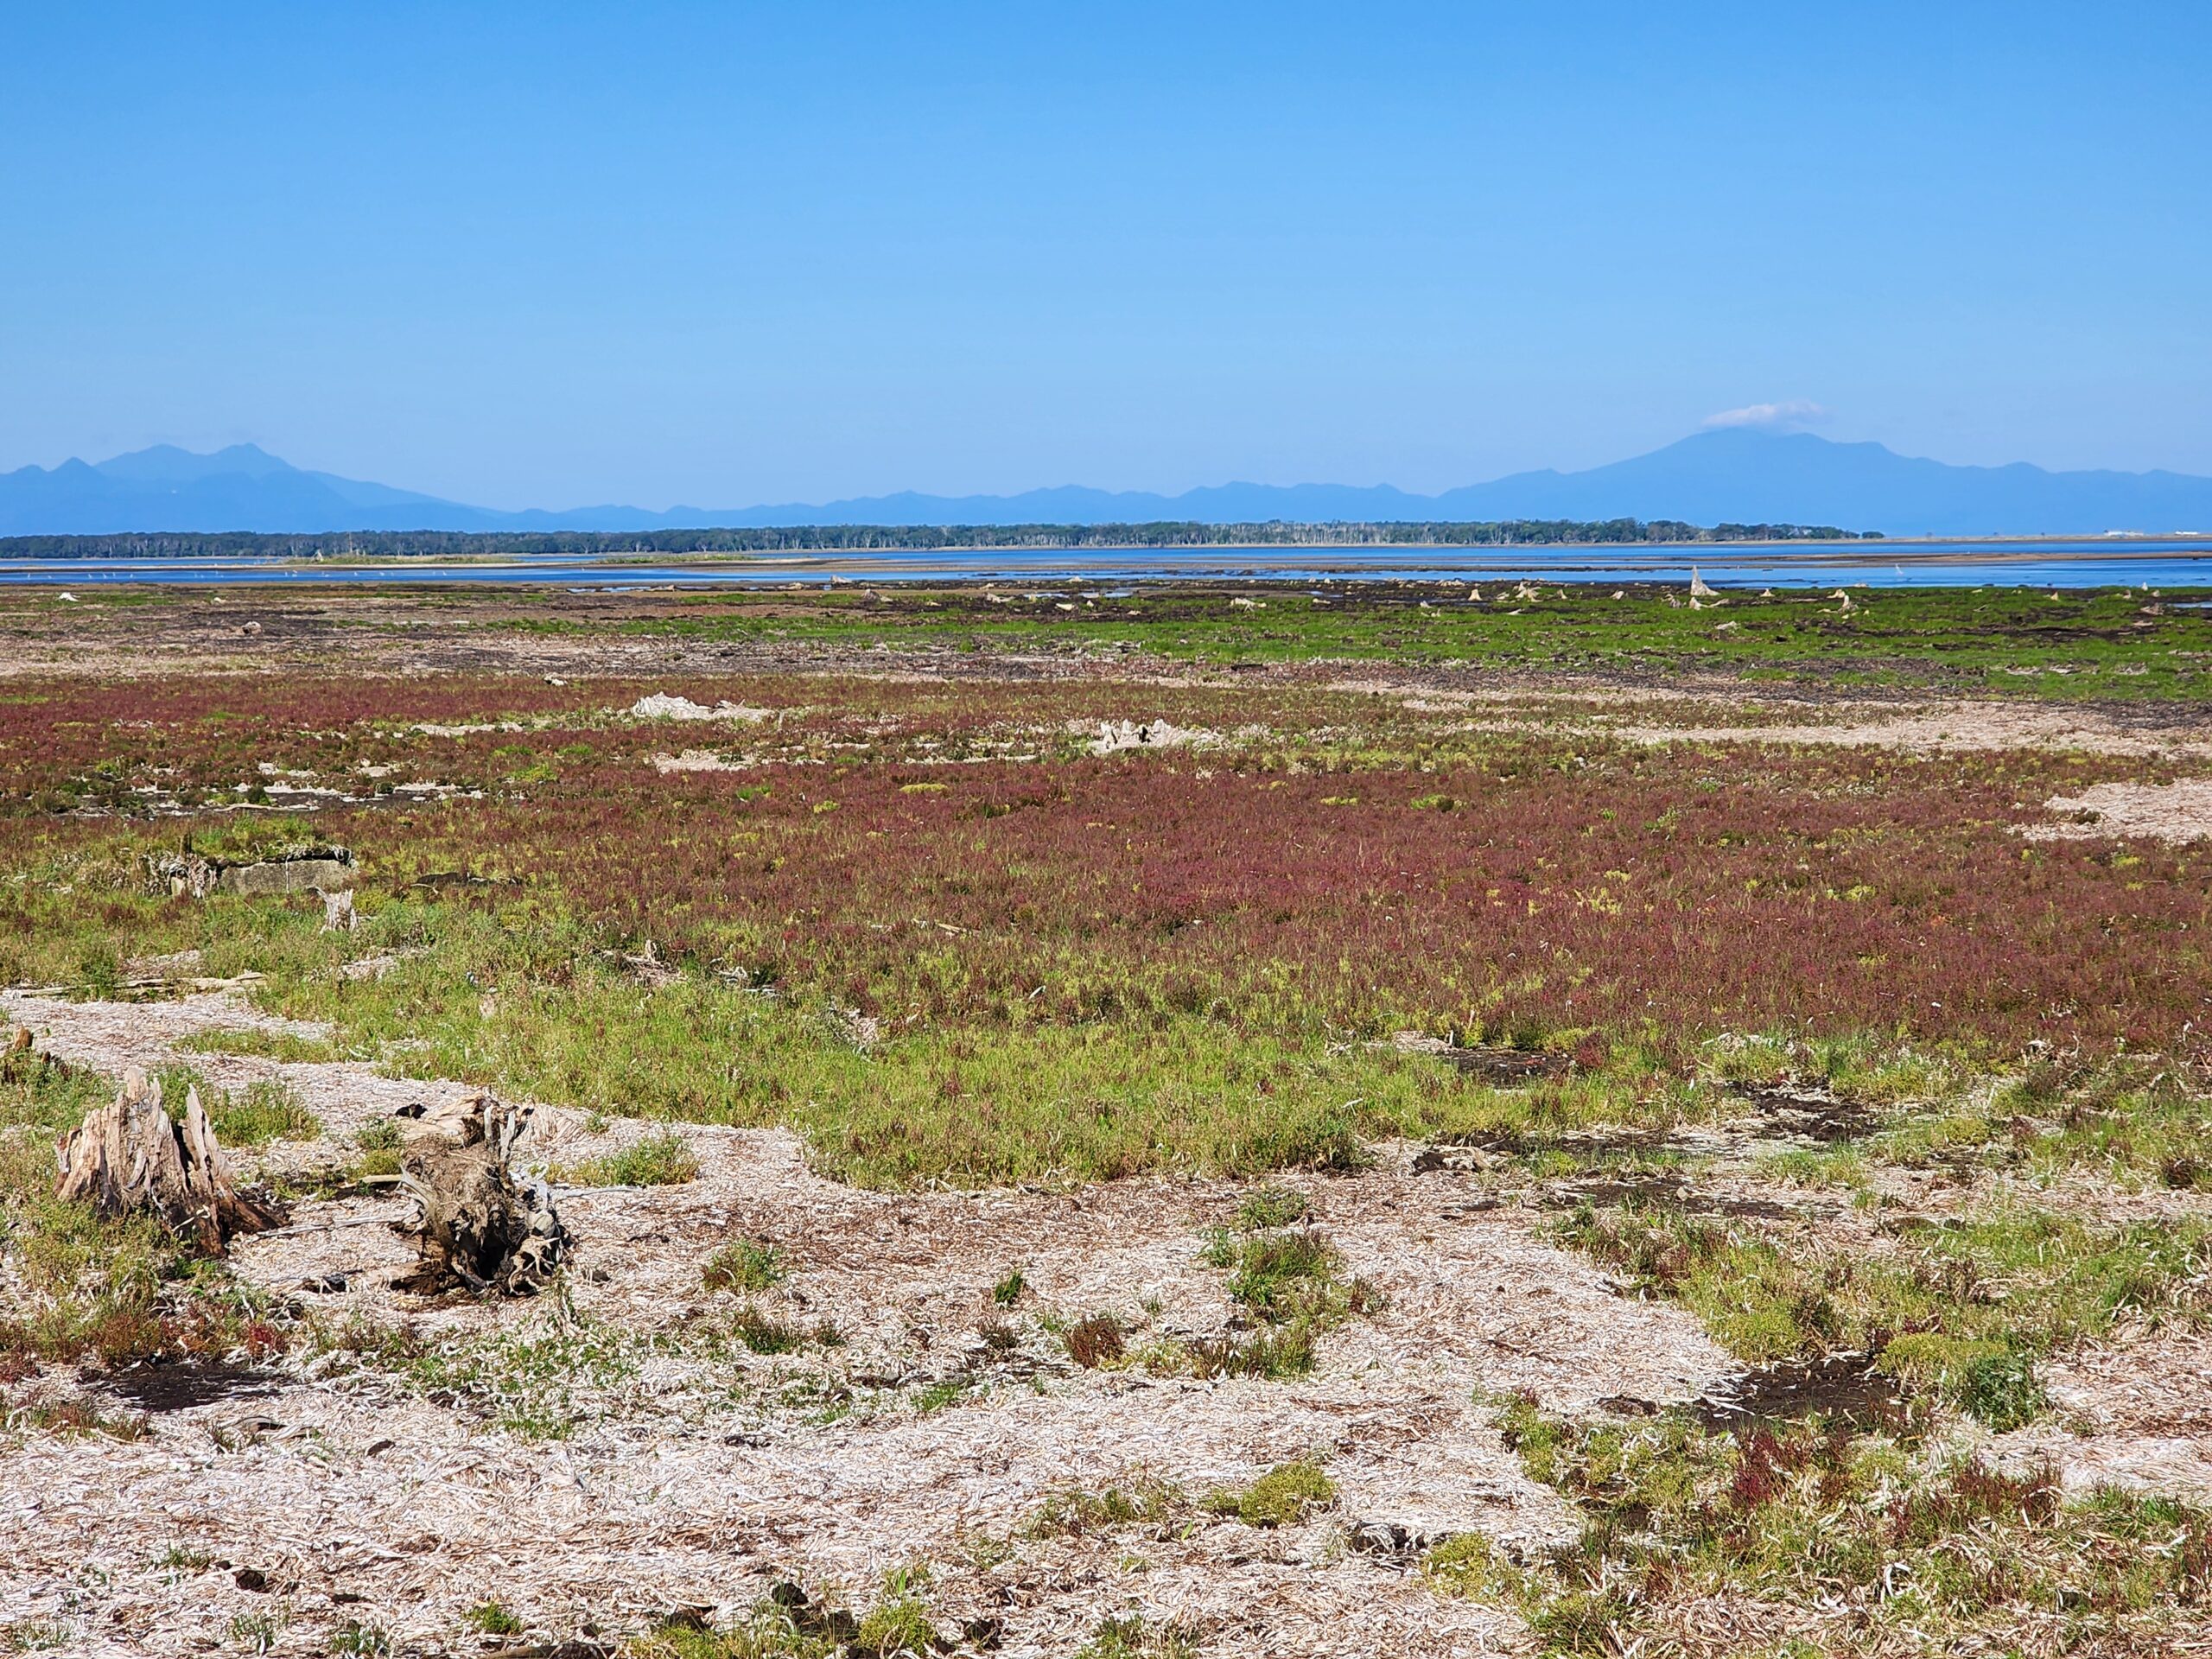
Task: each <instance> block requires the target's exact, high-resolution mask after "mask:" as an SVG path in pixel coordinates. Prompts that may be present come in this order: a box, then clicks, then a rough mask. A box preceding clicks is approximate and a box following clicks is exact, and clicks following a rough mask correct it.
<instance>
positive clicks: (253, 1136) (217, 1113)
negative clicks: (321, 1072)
mask: <svg viewBox="0 0 2212 1659" xmlns="http://www.w3.org/2000/svg"><path fill="white" fill-rule="evenodd" d="M159 1079H160V1082H161V1085H162V1107H163V1108H164V1109H166V1110H167V1111H168V1114H169V1116H172V1117H175V1118H180V1119H181V1117H182V1116H184V1102H185V1096H186V1094H187V1092H188V1090H194V1089H196V1090H199V1093H200V1109H201V1110H203V1111H205V1112H206V1113H207V1122H208V1123H209V1124H210V1125H211V1126H212V1127H213V1128H214V1131H215V1138H216V1140H217V1141H220V1142H221V1143H222V1144H223V1145H224V1146H226V1147H258V1146H264V1145H266V1144H267V1143H268V1142H270V1141H312V1140H314V1139H315V1137H316V1136H318V1135H321V1133H322V1124H321V1121H320V1120H318V1119H317V1118H316V1116H315V1114H314V1113H313V1112H311V1111H309V1110H308V1108H307V1103H306V1102H304V1101H302V1099H301V1098H300V1096H299V1091H298V1090H296V1089H294V1088H292V1087H291V1086H290V1085H289V1084H285V1083H283V1082H280V1081H277V1079H274V1078H270V1077H260V1078H257V1079H255V1080H254V1081H253V1082H252V1083H250V1084H247V1085H246V1086H245V1090H243V1091H242V1092H240V1093H238V1094H235V1095H234V1094H232V1092H231V1091H230V1090H227V1089H218V1088H216V1087H215V1086H214V1085H213V1084H211V1083H209V1082H208V1081H207V1078H206V1077H203V1076H202V1075H201V1074H200V1072H198V1071H194V1070H193V1069H192V1068H191V1067H189V1066H171V1067H168V1068H167V1069H166V1070H164V1071H162V1072H161V1073H159Z"/></svg>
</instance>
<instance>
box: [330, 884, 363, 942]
mask: <svg viewBox="0 0 2212 1659" xmlns="http://www.w3.org/2000/svg"><path fill="white" fill-rule="evenodd" d="M359 921H360V918H359V917H358V916H356V915H355V914H354V913H353V888H351V887H346V888H342V889H340V891H339V892H336V893H324V894H323V895H322V929H323V931H324V932H326V933H351V932H352V931H353V929H354V927H355V925H357V924H359Z"/></svg>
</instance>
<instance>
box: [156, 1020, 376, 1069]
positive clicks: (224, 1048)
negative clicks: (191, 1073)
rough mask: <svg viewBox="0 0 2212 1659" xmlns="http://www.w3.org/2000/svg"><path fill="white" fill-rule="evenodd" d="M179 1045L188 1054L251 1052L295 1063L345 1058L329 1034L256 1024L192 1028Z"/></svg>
mask: <svg viewBox="0 0 2212 1659" xmlns="http://www.w3.org/2000/svg"><path fill="white" fill-rule="evenodd" d="M176 1046H177V1048H178V1049H179V1050H181V1052H184V1053H187V1054H241V1055H251V1056H254V1057H256V1058H261V1059H269V1060H282V1061H283V1062H285V1063H286V1064H288V1065H328V1064H329V1063H330V1062H331V1061H334V1060H339V1059H343V1058H345V1056H344V1055H342V1054H341V1053H340V1052H339V1050H338V1046H337V1045H336V1044H335V1043H333V1042H332V1041H330V1039H328V1038H326V1037H302V1036H301V1035H300V1034H299V1033H296V1032H290V1031H265V1030H263V1029H262V1028H260V1027H255V1026H213V1027H208V1028H207V1030H204V1031H195V1032H189V1033H186V1034H185V1035H184V1036H183V1037H181V1038H179V1039H177V1043H176Z"/></svg>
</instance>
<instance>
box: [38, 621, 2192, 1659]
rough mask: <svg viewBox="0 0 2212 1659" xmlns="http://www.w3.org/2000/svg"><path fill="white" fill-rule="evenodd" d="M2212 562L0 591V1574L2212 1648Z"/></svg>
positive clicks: (2011, 1645) (1079, 1618)
mask: <svg viewBox="0 0 2212 1659" xmlns="http://www.w3.org/2000/svg"><path fill="white" fill-rule="evenodd" d="M2203 598H2204V596H2203V595H2202V594H2179V593H2173V592H2168V593H2163V594H2151V593H2149V592H2148V591H2144V590H2138V591H2132V592H2131V591H2120V590H2107V591H2097V592H2082V593H2073V594H2062V595H2052V594H2046V593H2044V592H2039V591H2034V590H2018V589H1971V590H1969V589H1958V590H1942V591H1936V592H1875V593H1870V592H1865V591H1860V592H1856V593H1849V594H1843V595H1837V594H1819V593H1813V592H1789V593H1783V594H1777V595H1774V596H1762V595H1760V594H1755V593H1750V592H1742V591H1738V592H1733V593H1725V594H1719V595H1718V596H1712V597H1707V598H1706V599H1704V600H1703V601H1700V602H1697V603H1692V602H1691V600H1690V596H1689V595H1688V594H1687V593H1686V592H1685V591H1684V590H1682V589H1681V588H1661V587H1656V586H1648V587H1637V588H1630V589H1624V590H1619V591H1618V597H1616V596H1615V591H1614V590H1605V591H1597V590H1577V589H1569V588H1559V587H1555V586H1552V585H1548V584H1547V585H1541V586H1536V585H1532V584H1526V583H1524V584H1520V585H1519V586H1517V587H1510V588H1491V589H1489V590H1487V591H1484V592H1480V593H1476V592H1473V591H1471V589H1470V587H1469V585H1468V584H1465V583H1454V584H1441V583H1426V584H1423V583H1395V584H1373V585H1361V584H1357V583H1340V584H1337V585H1335V586H1332V587H1328V588H1324V589H1322V590H1319V591H1317V590H1316V589H1315V588H1313V587H1312V586H1311V585H1308V584H1300V585H1295V586H1293V585H1290V584H1281V583H1267V582H1250V583H1237V584H1221V585H1212V586H1208V585H1204V584H1156V585H1142V586H1139V587H1136V588H1133V589H1131V590H1129V591H1126V592H1123V591H1118V590H1116V591H1102V590H1101V589H1100V588H1098V587H1096V585H1095V584H1093V585H1088V586H1086V585H1084V584H1071V585H1067V586H1064V587H1058V588H1017V587H1014V586H1013V585H1010V584H999V585H995V586H992V585H985V584H972V583H970V584H959V585H948V586H944V587H941V588H931V587H920V586H917V587H901V588H897V589H896V590H893V589H890V588H884V589H880V590H870V589H867V588H855V587H839V588H834V589H831V590H828V591H824V590H821V589H818V588H810V589H807V590H804V591H781V592H774V593H767V592H747V593H743V594H677V593H641V594H561V593H541V592H527V591H515V590H512V589H501V590H499V591H492V590H487V589H472V588H452V589H439V590H435V591H407V592H400V591H396V590H390V589H373V588H370V589H362V590H357V591H356V590H349V591H345V592H336V593H302V592H300V591H296V590H294V591H275V590H261V589H251V588H229V589H226V590H225V591H223V592H222V593H220V594H211V593H207V592H201V591H196V590H190V589H182V588H177V589H168V590H163V591H160V592H153V591H149V590H143V589H132V588H113V589H104V590H101V591H99V592H97V593H87V594H84V595H82V596H80V597H74V598H70V599H63V598H60V597H59V596H57V595H56V594H52V593H45V592H31V591H28V590H23V589H6V590H0V801H3V802H4V810H0V985H4V986H5V987H7V988H6V989H5V991H4V993H0V1001H4V1003H5V1011H6V1015H7V1019H8V1021H9V1023H10V1025H11V1026H12V1027H15V1028H16V1029H18V1030H20V1031H21V1032H22V1033H23V1035H22V1038H20V1039H17V1040H16V1044H15V1046H12V1047H10V1048H9V1049H8V1050H7V1052H6V1054H5V1057H4V1059H0V1410H4V1414H5V1415H4V1427H0V1556H3V1557H4V1559H5V1560H6V1563H7V1565H6V1567H4V1569H0V1630H4V1633H5V1634H6V1635H7V1637H8V1638H9V1639H10V1641H12V1642H13V1643H14V1644H15V1645H16V1647H17V1648H18V1649H38V1648H41V1647H44V1648H51V1649H60V1650H84V1651H113V1652H129V1653H142V1652H143V1653H161V1654H168V1653H178V1654H181V1653H200V1652H271V1653H287V1652H289V1653H298V1654H308V1653H318V1654H320V1653H327V1652H330V1651H334V1650H336V1651H341V1652H357V1653H391V1654H423V1655H445V1654H458V1653H499V1652H505V1653H511V1654H524V1653H530V1654H538V1655H546V1656H550V1655H554V1654H562V1655H568V1656H577V1659H581V1656H586V1655H613V1654H627V1655H633V1656H640V1659H644V1656H676V1659H719V1656H756V1655H778V1654H786V1655H831V1654H837V1653H845V1654H851V1655H859V1654H863V1653H868V1654H876V1655H892V1654H906V1653H912V1654H920V1653H925V1652H945V1651H954V1652H976V1653H981V1652H986V1651H996V1652H1002V1653H1008V1654H1038V1655H1083V1656H1089V1659H1120V1656H1136V1655H1155V1656H1165V1655H1185V1654H1188V1655H1205V1656H1213V1655H1224V1656H1229V1655H1248V1654H1249V1655H1261V1654H1267V1655H1285V1654H1290V1655H1308V1654H1310V1655H1336V1654H1346V1655H1350V1654H1376V1653H1391V1654H1408V1655H1423V1654H1436V1655H1446V1654H1450V1655H1459V1654H1480V1653H1492V1652H1496V1653H1514V1654H1521V1653H1567V1654H1618V1653H1630V1652H1633V1653H1639V1654H1686V1655H1707V1654H1711V1655H1720V1654H1745V1653H1753V1654H1766V1655H1774V1656H1783V1655H1813V1654H1828V1653H1853V1654H1857V1653H1864V1654H1878V1655H1889V1654H1919V1653H1927V1654H1936V1653H1946V1654H1948V1653H1957V1652H1991V1653H1999V1652H2005V1653H2024V1654H2044V1653H2050V1654H2057V1653H2094V1654H2154V1653H2157V1654H2163V1653H2170V1652H2174V1651H2177V1650H2183V1649H2187V1648H2190V1647H2191V1646H2193V1645H2196V1644H2200V1643H2204V1642H2207V1641H2212V1611H2208V1608H2212V1428H2208V1427H2207V1424H2208V1423H2212V1359H2208V1355H2212V1348H2208V1347H2207V1346H2206V1345H2205V1343H2204V1327H2205V1325H2206V1323H2207V1320H2208V1318H2212V1049H2208V1046H2207V1039H2206V1033H2207V1030H2208V1027H2209V1026H2212V957H2208V953H2207V950H2206V945H2205V938H2206V932H2207V929H2208V926H2212V671H2208V667H2207V665H2208V664H2212V610H2208V609H2207V608H2205V607H2203V605H2202V599H2203ZM293 861H313V862H314V863H315V865H316V874H315V876H314V880H313V884H312V885H310V884H309V883H308V881H307V880H306V879H305V878H304V877H303V878H302V880H301V881H300V882H298V883H293V884H289V889H288V884H287V883H286V882H285V881H283V880H279V879H277V875H270V876H266V877H264V878H262V879H259V880H251V881H249V880H238V879H233V880H232V881H230V882H229V883H228V884H226V882H225V881H224V880H223V879H222V877H223V874H224V872H226V871H236V870H246V869H270V870H277V874H282V872H281V869H279V868H278V867H282V866H284V865H286V864H288V863H290V862H293ZM334 872H336V873H339V874H333V873H334ZM334 889H342V892H343V894H344V895H346V897H345V899H344V902H343V903H342V904H341V903H339V902H337V900H338V898H339V893H338V892H336V891H334ZM133 1068H135V1069H137V1070H139V1071H143V1072H145V1073H146V1074H148V1075H149V1077H153V1078H155V1079H156V1080H157V1081H159V1082H160V1084H162V1091H163V1097H164V1098H165V1099H168V1100H171V1101H172V1102H177V1101H181V1099H182V1097H183V1095H184V1093H185V1091H186V1090H187V1089H188V1088H189V1089H190V1090H193V1091H194V1092H195V1093H196V1096H197V1097H198V1098H199V1099H200V1100H201V1101H203V1102H204V1103H206V1106H207V1121H208V1122H210V1123H211V1124H212V1125H213V1130H214V1132H215V1134H216V1135H219V1137H220V1139H221V1142H222V1146H223V1148H224V1150H225V1152H226V1155H227V1156H228V1158H229V1160H230V1161H231V1165H232V1169H233V1171H234V1172H235V1173H236V1174H237V1176H238V1179H240V1180H241V1182H244V1183H250V1184H251V1185H254V1186H255V1187H256V1188H257V1190H259V1191H262V1192H266V1193H267V1194H269V1195H270V1197H271V1198H272V1199H274V1200H275V1201H277V1202H279V1203H281V1204H282V1205H283V1206H284V1209H285V1211H286V1217H287V1218H286V1220H285V1223H284V1224H283V1226H281V1227H278V1228H276V1229H275V1230H269V1231H264V1232H262V1233H259V1234H256V1235H251V1236H240V1237H238V1238H235V1239H233V1240H232V1241H231V1242H230V1243H229V1246H228V1248H227V1249H226V1250H225V1251H224V1252H222V1253H220V1254H211V1253H208V1252H207V1251H205V1250H203V1249H199V1248H197V1247H195V1246H194V1245H193V1244H191V1243H188V1242H186V1241H184V1240H182V1239H180V1238H179V1237H178V1236H175V1235H174V1234H172V1233H171V1232H170V1231H169V1230H167V1229H165V1228H163V1227H162V1226H161V1225H159V1224H157V1223H156V1222H155V1221H154V1220H153V1219H151V1218H150V1217H143V1216H122V1217H114V1216H103V1215H101V1214H99V1213H98V1212H96V1211H93V1210H92V1209H91V1208H89V1207H88V1206H86V1205H80V1204H74V1203H62V1202H60V1201H57V1200H56V1199H55V1198H54V1177H55V1154H54V1143H55V1137H56V1136H57V1135H60V1134H62V1133H65V1132H67V1130H69V1129H70V1128H73V1127H74V1126H75V1125H76V1124H78V1122H79V1121H80V1120H81V1119H82V1118H83V1117H84V1116H85V1115H86V1113H87V1112H88V1111H90V1110H93V1109H98V1108H99V1107H101V1106H104V1105H105V1103H108V1102H109V1101H111V1100H112V1099H114V1098H115V1097H116V1094H117V1091H118V1088H119V1087H120V1086H121V1083H122V1079H123V1077H124V1073H125V1072H126V1071H127V1070H130V1069H133ZM484 1092H489V1093H490V1094H492V1095H493V1096H496V1097H497V1098H498V1099H499V1101H501V1102H505V1103H515V1104H516V1105H517V1106H518V1107H526V1108H527V1109H528V1128H527V1129H526V1131H525V1132H524V1133H522V1135H520V1138H519V1140H518V1141H517V1142H516V1145H515V1148H514V1154H513V1156H514V1160H515V1164H516V1168H517V1171H518V1174H519V1175H520V1176H523V1177H526V1178H528V1179H533V1180H543V1181H544V1182H545V1183H546V1189H547V1191H548V1192H550V1194H551V1196H552V1197H553V1198H555V1199H556V1201H557V1202H558V1204H559V1205H560V1213H561V1216H562V1217H563V1223H564V1224H565V1227H566V1230H567V1233H568V1235H569V1237H570V1239H571V1240H572V1241H573V1249H572V1251H571V1253H570V1254H569V1255H568V1256H567V1257H566V1258H565V1260H564V1262H563V1268H562V1270H561V1272H560V1273H559V1274H558V1275H557V1276H556V1278H554V1279H553V1280H552V1281H550V1283H548V1284H547V1285H545V1286H544V1287H542V1288H540V1289H539V1290H538V1291H537V1294H531V1295H512V1296H510V1295H501V1294H492V1293H488V1292H478V1291H475V1290H473V1289H469V1288H467V1287H462V1288H454V1287H450V1286H448V1287H442V1288H439V1287H426V1286H425V1285H424V1283H423V1281H422V1280H421V1279H420V1277H419V1274H417V1273H416V1262H417V1252H416V1248H415V1247H414V1246H413V1245H411V1244H410V1242H409V1239H408V1237H407V1236H405V1229H406V1227H407V1225H408V1222H409V1217H410V1205H413V1204H414V1203H415V1202H416V1200H415V1199H414V1198H411V1197H410V1189H409V1186H408V1183H407V1179H406V1177H405V1173H404V1169H403V1162H404V1151H403V1147H404V1134H405V1132H406V1128H407V1125H408V1124H409V1123H410V1122H411V1121H412V1120H411V1119H410V1116H408V1115H409V1114H410V1112H412V1113H416V1115H417V1116H419V1115H420V1114H421V1113H422V1112H426V1111H427V1112H429V1113H431V1114H435V1113H436V1112H437V1111H439V1110H440V1109H444V1108H447V1107H449V1106H451V1105H452V1104H453V1103H456V1102H460V1101H462V1100H465V1099H467V1098H470V1097H473V1096H477V1095H479V1094H480V1093H484Z"/></svg>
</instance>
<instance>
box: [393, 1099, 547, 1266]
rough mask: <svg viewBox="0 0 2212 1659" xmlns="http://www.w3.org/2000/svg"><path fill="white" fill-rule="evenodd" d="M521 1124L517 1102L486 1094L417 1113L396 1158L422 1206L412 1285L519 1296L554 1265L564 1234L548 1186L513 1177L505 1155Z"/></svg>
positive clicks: (524, 1116)
mask: <svg viewBox="0 0 2212 1659" xmlns="http://www.w3.org/2000/svg"><path fill="white" fill-rule="evenodd" d="M528 1127H529V1115H528V1112H527V1110H526V1109H516V1108H514V1107H511V1106H505V1105H502V1104H501V1103H499V1102H498V1101H496V1100H494V1099H493V1097H492V1096H489V1095H479V1096H476V1097H475V1098H474V1100H471V1101H468V1102H467V1103H465V1104H462V1105H461V1106H458V1107H448V1108H447V1109H444V1110H442V1111H440V1112H439V1113H437V1114H436V1115H435V1116H429V1117H425V1118H423V1119H422V1120H421V1121H420V1122H419V1125H418V1127H417V1129H416V1134H415V1135H414V1136H413V1137H412V1138H411V1139H410V1141H409V1143H408V1147H407V1151H406V1153H405V1154H404V1156H403V1158H402V1159H401V1162H400V1169H401V1172H402V1176H403V1179H404V1180H405V1182H406V1185H407V1190H408V1191H409V1192H410V1193H411V1194H412V1195H413V1196H414V1198H415V1200H416V1203H417V1204H419V1205H421V1206H422V1217H421V1219H420V1220H419V1221H418V1222H417V1223H416V1243H417V1245H418V1247H419V1248H420V1249H421V1250H422V1253H423V1268H422V1272H421V1274H420V1276H419V1277H418V1279H417V1281H416V1282H417V1283H418V1284H421V1285H423V1287H425V1288H429V1287H432V1286H435V1285H441V1284H443V1285H451V1284H455V1283H458V1284H461V1285H465V1286H467V1287H468V1288H469V1289H471V1290H496V1291H499V1292H500V1293H501V1294H505V1295H509V1296H527V1295H530V1294H532V1293H534V1292H536V1291H537V1290H538V1289H539V1288H540V1287H543V1285H544V1284H545V1282H546V1281H548V1280H550V1278H551V1277H552V1276H553V1274H554V1272H555V1271H556V1269H557V1268H559V1267H560V1265H561V1263H562V1262H563V1259H564V1258H565V1257H566V1256H567V1255H568V1252H569V1235H568V1231H567V1230H566V1229H565V1228H563V1226H562V1225H561V1217H560V1216H559V1215H558V1214H557V1213H556V1211H555V1210H554V1207H553V1195H552V1193H551V1192H550V1191H549V1190H548V1189H547V1187H546V1185H545V1183H544V1182H543V1181H539V1180H529V1181H524V1180H519V1179H517V1178H516V1175H515V1173H514V1170H513V1168H512V1166H511V1165H510V1164H509V1162H508V1157H509V1154H511V1153H512V1151H513V1148H514V1143H515V1142H516V1141H518V1140H519V1139H520V1138H521V1136H522V1133H523V1131H524V1129H525V1128H528Z"/></svg>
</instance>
